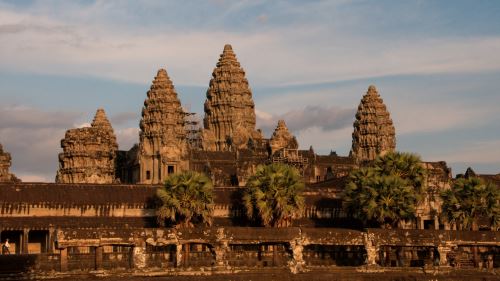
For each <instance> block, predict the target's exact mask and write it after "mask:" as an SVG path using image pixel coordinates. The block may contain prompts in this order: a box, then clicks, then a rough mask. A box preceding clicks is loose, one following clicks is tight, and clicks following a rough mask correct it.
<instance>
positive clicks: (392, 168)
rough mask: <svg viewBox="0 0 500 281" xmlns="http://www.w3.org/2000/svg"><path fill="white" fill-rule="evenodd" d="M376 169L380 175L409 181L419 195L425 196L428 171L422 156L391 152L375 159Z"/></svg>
mask: <svg viewBox="0 0 500 281" xmlns="http://www.w3.org/2000/svg"><path fill="white" fill-rule="evenodd" d="M374 168H375V170H376V171H377V173H378V174H380V175H386V176H389V175H392V176H397V177H399V178H401V179H403V180H405V181H407V184H408V185H409V186H412V187H413V188H414V189H415V191H416V192H417V195H419V196H420V195H424V194H425V187H426V184H425V181H426V170H425V168H424V166H422V160H421V159H420V156H418V155H416V154H413V153H408V152H389V153H386V154H385V155H384V156H382V157H377V158H376V159H375V163H374ZM420 199H422V198H420Z"/></svg>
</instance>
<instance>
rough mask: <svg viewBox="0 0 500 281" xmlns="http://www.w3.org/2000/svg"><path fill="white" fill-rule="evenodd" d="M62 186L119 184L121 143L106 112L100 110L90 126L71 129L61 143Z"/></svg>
mask: <svg viewBox="0 0 500 281" xmlns="http://www.w3.org/2000/svg"><path fill="white" fill-rule="evenodd" d="M61 147H62V149H63V152H62V153H60V154H59V171H58V172H57V176H56V182H58V183H99V184H108V183H114V182H116V179H115V160H116V151H117V150H118V144H117V142H116V136H115V133H114V131H113V128H112V127H111V123H110V122H109V121H108V118H107V117H106V113H105V112H104V110H103V109H98V110H97V112H96V114H95V117H94V120H93V121H92V124H91V126H90V127H86V128H77V129H70V130H68V131H66V135H65V137H64V139H62V140H61Z"/></svg>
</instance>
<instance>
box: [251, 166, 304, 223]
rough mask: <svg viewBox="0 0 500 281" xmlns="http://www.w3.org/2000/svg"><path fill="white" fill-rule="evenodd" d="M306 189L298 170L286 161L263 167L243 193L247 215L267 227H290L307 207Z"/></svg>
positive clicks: (260, 167) (258, 169)
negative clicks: (285, 162) (285, 163)
mask: <svg viewBox="0 0 500 281" xmlns="http://www.w3.org/2000/svg"><path fill="white" fill-rule="evenodd" d="M303 190H304V183H303V182H302V177H301V175H300V174H299V172H298V171H297V169H295V168H293V167H291V166H288V165H284V164H270V165H266V166H259V167H257V171H256V173H255V175H253V176H251V177H250V178H249V179H248V182H247V185H246V189H245V191H244V194H243V204H244V206H245V207H246V212H247V216H248V218H250V219H254V220H255V221H258V222H259V223H260V224H261V225H263V226H273V227H286V226H290V225H291V223H292V218H299V217H300V216H301V214H302V211H303V209H304V197H303V195H302V192H303Z"/></svg>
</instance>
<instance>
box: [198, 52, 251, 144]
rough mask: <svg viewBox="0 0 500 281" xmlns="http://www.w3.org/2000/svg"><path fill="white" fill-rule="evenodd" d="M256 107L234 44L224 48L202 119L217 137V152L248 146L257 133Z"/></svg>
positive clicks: (206, 127)
mask: <svg viewBox="0 0 500 281" xmlns="http://www.w3.org/2000/svg"><path fill="white" fill-rule="evenodd" d="M254 107H255V105H254V102H253V99H252V92H251V90H250V87H249V86H248V81H247V79H246V78H245V71H244V70H243V69H242V68H241V66H240V63H239V62H238V61H237V60H236V55H235V54H234V52H233V49H232V47H231V45H225V46H224V51H223V53H222V55H220V59H219V62H218V63H217V66H216V68H215V69H214V71H213V73H212V79H211V80H210V86H209V88H208V90H207V99H206V101H205V118H204V119H203V124H204V127H205V129H207V130H209V131H212V132H213V134H214V136H215V148H216V150H218V151H224V150H230V149H233V148H236V147H235V145H236V146H237V147H242V146H243V145H244V144H246V143H248V140H249V138H250V136H252V135H253V134H254V132H255V108H254ZM235 134H236V135H235ZM235 140H236V142H237V144H236V143H234V141H235Z"/></svg>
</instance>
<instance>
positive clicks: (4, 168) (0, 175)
mask: <svg viewBox="0 0 500 281" xmlns="http://www.w3.org/2000/svg"><path fill="white" fill-rule="evenodd" d="M11 160H12V158H11V156H10V153H7V152H5V151H3V146H2V144H0V182H12V181H13V182H17V181H19V179H18V178H16V176H14V175H13V174H11V173H10V172H9V169H10V165H11Z"/></svg>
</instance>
